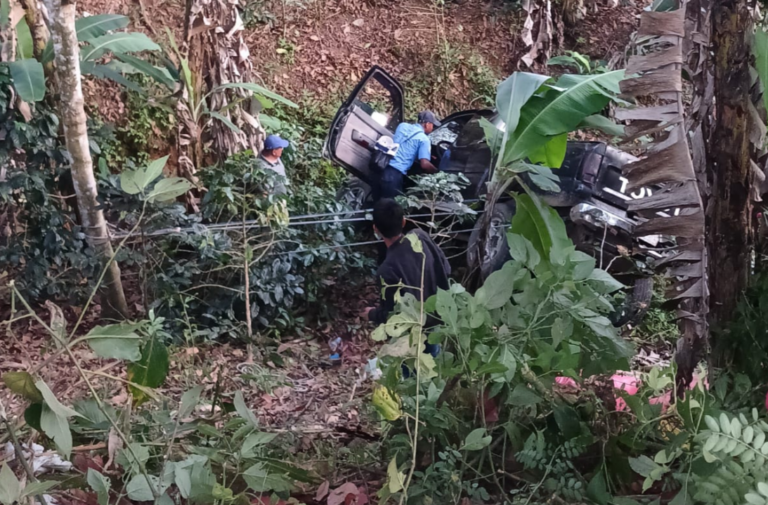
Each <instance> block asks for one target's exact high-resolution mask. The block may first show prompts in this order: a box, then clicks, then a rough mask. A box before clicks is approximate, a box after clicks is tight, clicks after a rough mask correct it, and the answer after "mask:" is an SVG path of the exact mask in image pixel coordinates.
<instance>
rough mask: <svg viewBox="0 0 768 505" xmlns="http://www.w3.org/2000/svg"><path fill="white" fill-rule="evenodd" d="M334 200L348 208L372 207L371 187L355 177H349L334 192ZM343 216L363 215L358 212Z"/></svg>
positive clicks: (363, 208) (361, 208) (362, 208)
mask: <svg viewBox="0 0 768 505" xmlns="http://www.w3.org/2000/svg"><path fill="white" fill-rule="evenodd" d="M336 201H338V202H340V203H343V204H345V205H346V206H347V207H349V209H350V210H365V209H369V208H371V207H373V189H372V188H371V187H370V186H369V185H368V184H366V183H365V182H363V181H361V180H360V179H358V178H357V177H350V178H349V179H347V181H346V182H345V183H344V184H343V185H342V186H341V187H340V188H339V190H338V191H337V192H336ZM344 217H345V218H354V217H365V215H363V214H362V213H360V212H357V213H350V214H348V215H344Z"/></svg>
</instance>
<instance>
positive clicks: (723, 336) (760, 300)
mask: <svg viewBox="0 0 768 505" xmlns="http://www.w3.org/2000/svg"><path fill="white" fill-rule="evenodd" d="M766 310H768V274H766V273H764V272H761V273H759V274H758V275H755V276H754V277H753V278H752V279H751V282H750V286H749V287H748V288H747V291H746V292H745V293H744V296H743V297H742V298H741V299H740V300H739V303H738V305H737V307H736V313H735V314H734V316H733V318H732V319H731V320H730V321H727V323H725V324H723V325H722V326H720V327H717V328H714V329H713V333H714V337H715V338H714V342H715V351H716V352H717V353H718V355H722V356H724V358H725V362H727V363H728V364H729V367H728V368H729V369H731V370H732V371H733V372H735V373H742V374H744V375H746V376H747V377H748V378H749V379H750V380H751V381H752V383H754V384H764V383H765V379H766V377H767V376H768V368H767V367H768V360H767V358H768V328H766V325H765V324H764V317H763V314H765V311H766ZM744 349H749V352H744Z"/></svg>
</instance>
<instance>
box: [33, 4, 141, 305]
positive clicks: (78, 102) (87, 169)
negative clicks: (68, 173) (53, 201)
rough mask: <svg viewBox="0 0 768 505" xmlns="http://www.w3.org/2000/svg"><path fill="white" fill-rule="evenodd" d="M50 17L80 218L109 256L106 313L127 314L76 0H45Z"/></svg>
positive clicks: (101, 254) (96, 247) (102, 254)
mask: <svg viewBox="0 0 768 505" xmlns="http://www.w3.org/2000/svg"><path fill="white" fill-rule="evenodd" d="M46 5H47V8H48V15H49V16H50V18H51V37H52V39H53V46H54V51H55V54H56V59H55V70H54V76H55V78H56V81H57V85H58V91H59V95H60V96H59V100H58V103H59V115H60V116H61V122H62V124H63V125H64V137H65V140H66V145H67V150H68V151H69V153H70V154H71V155H72V181H73V183H74V186H75V193H76V194H77V203H78V207H79V208H80V218H81V221H82V225H83V230H84V232H85V233H86V237H87V238H88V242H89V244H90V245H91V247H93V249H94V250H95V251H97V254H98V255H99V257H100V258H101V259H102V260H103V261H104V262H105V264H106V263H107V262H109V266H108V269H107V273H106V276H105V277H104V286H103V294H104V297H103V302H102V310H103V311H104V313H105V315H108V316H123V317H126V316H127V315H128V305H127V303H126V301H125V294H124V293H123V285H122V281H121V280H120V268H119V266H118V265H117V262H115V261H113V260H112V256H113V251H112V244H111V242H110V240H109V233H108V231H107V222H106V221H105V220H104V214H103V213H102V211H101V210H99V209H98V201H97V199H96V197H97V194H98V191H97V186H96V179H95V177H94V175H93V160H92V159H91V152H90V150H89V147H88V130H87V127H86V115H85V109H84V99H83V89H82V85H81V82H80V47H79V45H78V42H77V33H76V31H75V2H74V1H73V0H46Z"/></svg>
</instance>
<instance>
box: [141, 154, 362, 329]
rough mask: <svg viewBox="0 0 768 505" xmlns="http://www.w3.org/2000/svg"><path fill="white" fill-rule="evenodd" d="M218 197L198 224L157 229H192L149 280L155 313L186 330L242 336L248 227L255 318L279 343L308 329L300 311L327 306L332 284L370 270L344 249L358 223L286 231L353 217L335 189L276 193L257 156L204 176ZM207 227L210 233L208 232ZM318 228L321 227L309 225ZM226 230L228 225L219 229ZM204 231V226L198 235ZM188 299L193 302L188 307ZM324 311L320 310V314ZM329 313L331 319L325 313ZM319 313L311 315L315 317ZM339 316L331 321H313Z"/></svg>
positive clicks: (166, 246) (190, 220) (209, 196)
mask: <svg viewBox="0 0 768 505" xmlns="http://www.w3.org/2000/svg"><path fill="white" fill-rule="evenodd" d="M200 177H201V180H202V183H203V185H204V186H205V187H206V188H208V191H207V192H206V194H205V197H204V198H203V200H202V202H201V209H200V210H201V213H200V215H198V216H184V217H183V220H179V219H178V216H175V215H171V214H164V215H163V216H162V217H160V216H158V219H157V220H156V222H154V223H153V224H152V226H148V227H147V228H146V230H145V231H146V232H147V233H149V232H151V231H152V230H153V229H158V228H159V229H163V228H167V227H171V226H179V225H181V226H184V227H187V228H191V229H187V230H185V231H183V232H181V233H176V234H173V235H170V236H167V237H162V238H160V239H158V240H157V241H156V247H157V248H158V249H159V250H160V251H162V252H161V253H160V254H157V253H153V252H151V251H149V250H148V251H147V252H146V253H145V254H149V255H157V256H158V257H161V258H162V260H161V261H160V262H159V263H158V264H157V265H156V267H155V268H154V269H153V270H152V271H151V272H148V282H149V285H148V291H149V294H150V296H151V299H152V300H154V301H153V303H152V306H153V307H155V309H156V310H157V311H158V313H162V314H163V315H164V316H165V317H167V318H168V319H169V322H171V321H172V322H173V324H177V323H178V322H180V321H182V320H183V319H184V318H191V319H192V320H194V321H196V323H195V324H196V325H198V330H196V331H199V330H200V329H205V328H206V327H207V329H208V330H210V333H209V334H210V337H211V338H216V337H218V335H219V334H220V333H223V332H224V329H225V328H226V329H231V328H232V327H235V328H237V329H236V332H239V334H242V330H243V328H242V321H243V320H244V311H245V304H244V302H245V299H244V291H245V285H244V282H245V279H244V277H243V271H242V265H243V263H242V259H241V258H242V256H241V255H242V254H243V252H244V246H243V228H242V225H239V224H237V223H241V222H242V221H243V220H245V221H247V222H248V226H247V230H246V241H247V242H248V243H249V246H248V247H249V248H250V251H251V252H250V253H248V252H247V251H246V253H247V254H251V255H252V256H251V257H252V260H251V262H250V269H249V285H250V286H251V292H250V303H251V306H250V309H251V314H252V317H253V321H254V330H255V331H257V332H259V333H261V334H271V335H274V336H279V335H280V334H281V333H282V332H284V331H285V330H287V329H288V328H291V327H295V326H299V327H300V326H301V325H302V324H303V318H302V315H301V314H297V309H298V308H301V307H302V305H304V304H306V303H308V302H314V301H316V300H318V299H321V298H322V293H323V292H324V290H326V289H327V287H328V285H327V282H326V281H327V279H328V278H335V277H336V276H338V275H343V274H344V273H346V272H350V271H354V270H355V269H359V268H362V267H364V266H365V265H367V261H365V259H364V256H363V255H362V254H361V253H360V251H358V250H355V249H352V248H345V247H343V246H344V244H346V243H347V242H349V241H351V240H352V239H353V238H354V230H353V229H352V226H351V225H350V223H344V222H339V221H336V220H333V219H331V218H317V220H318V221H320V223H319V224H317V225H305V226H295V227H286V226H285V224H286V221H287V218H288V213H290V214H291V215H315V214H321V215H322V214H329V213H330V214H332V213H338V212H341V211H343V210H344V207H343V206H342V205H341V204H340V203H338V202H336V200H335V196H334V195H333V193H331V192H330V191H328V190H324V189H321V188H318V187H316V186H315V185H310V184H307V185H303V184H299V185H295V184H294V185H291V186H290V189H291V191H290V194H289V195H287V196H286V197H276V196H274V195H270V194H269V190H268V188H270V187H273V186H274V184H276V183H277V182H279V181H278V179H280V177H279V176H278V175H277V174H276V173H275V172H273V171H271V170H264V169H263V168H261V166H260V165H259V163H258V162H257V161H256V158H255V157H254V156H253V155H252V153H250V152H245V153H242V154H240V155H237V156H234V157H232V158H230V159H229V160H227V161H226V162H225V163H224V165H223V166H221V167H211V168H210V169H206V170H203V171H201V172H200ZM203 219H204V220H206V221H207V223H208V226H209V227H204V226H202V225H199V223H200V221H201V220H203ZM309 220H310V221H311V220H312V218H310V219H309ZM216 223H221V224H219V225H217V224H216ZM196 224H198V226H196V227H195V226H194V225H196ZM180 292H186V293H193V294H194V297H190V298H189V299H187V300H186V301H183V300H182V297H180V296H179V293H180ZM316 306H317V305H316ZM321 307H322V310H331V309H332V308H331V307H328V306H327V304H321ZM310 314H311V313H310ZM311 315H313V316H320V317H330V316H331V313H330V312H320V313H319V314H311Z"/></svg>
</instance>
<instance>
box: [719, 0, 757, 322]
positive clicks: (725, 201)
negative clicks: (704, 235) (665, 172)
mask: <svg viewBox="0 0 768 505" xmlns="http://www.w3.org/2000/svg"><path fill="white" fill-rule="evenodd" d="M712 19H713V21H712V51H713V53H714V65H713V67H714V74H715V111H716V112H715V122H714V126H713V130H712V132H711V135H710V139H712V141H713V142H712V143H711V144H710V146H709V149H710V152H709V172H710V176H711V178H712V180H711V188H712V195H711V198H710V199H709V205H710V207H709V209H708V210H709V212H708V214H709V216H708V219H709V223H708V224H709V226H708V248H709V255H710V261H709V267H710V268H709V282H710V295H711V298H710V314H711V319H712V322H713V323H715V324H718V323H720V324H722V323H725V322H727V321H728V320H729V319H730V318H731V317H733V314H734V311H735V308H736V304H737V302H738V300H739V297H740V296H741V293H742V292H743V291H744V289H745V288H746V287H747V280H748V275H749V270H750V250H751V246H752V239H751V229H752V204H751V198H750V189H751V187H752V182H753V181H752V179H753V175H752V171H751V165H750V154H751V144H750V139H749V128H750V117H749V102H750V93H749V89H750V75H749V63H750V55H751V50H750V46H749V37H750V34H751V33H752V31H753V20H752V16H751V15H750V12H749V7H748V5H747V2H745V1H743V0H715V1H714V4H713V8H712Z"/></svg>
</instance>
